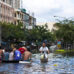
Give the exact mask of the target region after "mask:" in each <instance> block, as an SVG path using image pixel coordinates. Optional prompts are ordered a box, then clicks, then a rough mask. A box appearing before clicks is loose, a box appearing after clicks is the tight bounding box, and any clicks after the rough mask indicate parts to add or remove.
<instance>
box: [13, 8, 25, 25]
mask: <svg viewBox="0 0 74 74" xmlns="http://www.w3.org/2000/svg"><path fill="white" fill-rule="evenodd" d="M23 15H24V14H23V13H22V12H21V10H19V9H15V13H14V24H16V25H17V24H18V23H19V22H23Z"/></svg>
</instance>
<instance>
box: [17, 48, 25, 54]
mask: <svg viewBox="0 0 74 74" xmlns="http://www.w3.org/2000/svg"><path fill="white" fill-rule="evenodd" d="M18 50H19V51H20V52H21V54H23V53H24V52H25V51H26V50H25V49H24V48H19V49H18Z"/></svg>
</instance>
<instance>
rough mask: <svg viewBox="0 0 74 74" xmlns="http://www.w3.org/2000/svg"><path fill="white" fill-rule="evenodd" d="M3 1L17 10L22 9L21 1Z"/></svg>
mask: <svg viewBox="0 0 74 74" xmlns="http://www.w3.org/2000/svg"><path fill="white" fill-rule="evenodd" d="M1 1H2V2H5V3H7V4H9V5H11V6H12V7H13V8H15V9H19V8H20V0H1Z"/></svg>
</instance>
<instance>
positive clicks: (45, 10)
mask: <svg viewBox="0 0 74 74" xmlns="http://www.w3.org/2000/svg"><path fill="white" fill-rule="evenodd" d="M22 5H23V8H25V9H26V10H27V12H29V13H34V16H35V17H36V19H37V23H40V22H42V23H45V22H51V21H52V22H53V21H55V19H57V18H58V19H61V18H64V17H66V18H69V17H74V0H23V2H22ZM54 16H57V17H54Z"/></svg>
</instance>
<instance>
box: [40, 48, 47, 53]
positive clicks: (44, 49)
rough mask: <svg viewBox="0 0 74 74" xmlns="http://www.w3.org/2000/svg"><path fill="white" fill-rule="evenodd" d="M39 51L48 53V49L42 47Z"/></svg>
mask: <svg viewBox="0 0 74 74" xmlns="http://www.w3.org/2000/svg"><path fill="white" fill-rule="evenodd" d="M39 51H44V52H47V51H48V47H41V48H40V49H39Z"/></svg>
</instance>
